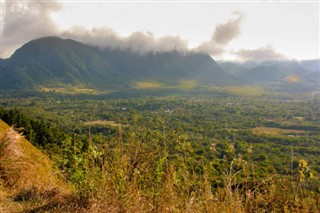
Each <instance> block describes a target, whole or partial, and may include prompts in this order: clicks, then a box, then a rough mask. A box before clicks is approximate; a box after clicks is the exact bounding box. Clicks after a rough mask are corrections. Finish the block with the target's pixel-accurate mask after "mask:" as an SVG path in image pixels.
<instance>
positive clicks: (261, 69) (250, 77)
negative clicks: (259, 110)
mask: <svg viewBox="0 0 320 213" xmlns="http://www.w3.org/2000/svg"><path fill="white" fill-rule="evenodd" d="M307 74H309V72H308V71H306V70H304V69H302V68H301V67H300V66H299V65H298V64H297V63H295V62H283V63H277V64H272V65H266V66H263V65H262V66H258V67H255V68H252V69H249V70H246V71H244V72H243V73H242V74H241V75H240V77H241V78H242V79H243V80H244V81H246V82H247V83H250V84H268V83H281V82H299V81H301V80H302V77H303V76H304V75H307Z"/></svg>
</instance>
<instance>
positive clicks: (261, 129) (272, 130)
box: [251, 127, 304, 135]
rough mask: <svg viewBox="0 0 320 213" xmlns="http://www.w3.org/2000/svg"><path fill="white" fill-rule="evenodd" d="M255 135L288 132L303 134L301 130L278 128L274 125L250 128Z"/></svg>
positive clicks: (286, 133)
mask: <svg viewBox="0 0 320 213" xmlns="http://www.w3.org/2000/svg"><path fill="white" fill-rule="evenodd" d="M251 130H252V132H253V133H254V134H257V135H264V134H265V135H288V134H303V133H304V131H303V130H296V129H280V128H274V127H256V128H253V129H251Z"/></svg>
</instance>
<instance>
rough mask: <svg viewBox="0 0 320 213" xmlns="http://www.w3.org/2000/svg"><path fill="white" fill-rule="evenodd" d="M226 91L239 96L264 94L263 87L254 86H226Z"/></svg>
mask: <svg viewBox="0 0 320 213" xmlns="http://www.w3.org/2000/svg"><path fill="white" fill-rule="evenodd" d="M226 91H227V92H228V93H230V94H233V95H240V96H261V95H263V94H264V91H263V89H262V88H261V87H256V86H241V87H227V88H226Z"/></svg>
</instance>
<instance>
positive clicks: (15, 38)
mask: <svg viewBox="0 0 320 213" xmlns="http://www.w3.org/2000/svg"><path fill="white" fill-rule="evenodd" d="M1 7H2V8H1V16H2V21H3V22H2V29H1V36H2V48H1V56H0V57H1V58H2V57H6V56H8V54H10V53H11V52H12V51H13V50H15V49H16V48H17V47H18V45H21V43H25V42H28V41H29V40H31V39H34V38H37V37H41V36H47V35H53V34H55V33H56V32H57V26H56V25H55V23H54V22H53V21H52V19H51V17H50V13H52V12H56V11H58V10H59V9H60V8H61V5H60V3H58V2H56V1H46V2H41V1H36V0H33V1H20V2H17V1H10V0H7V1H5V2H4V3H3V2H2V3H1Z"/></svg>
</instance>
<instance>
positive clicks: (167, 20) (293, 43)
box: [0, 0, 320, 61]
mask: <svg viewBox="0 0 320 213" xmlns="http://www.w3.org/2000/svg"><path fill="white" fill-rule="evenodd" d="M319 5H320V3H319V1H308V2H306V1H248V0H247V1H228V2H225V1H201V2H199V1H197V2H195V1H172V0H171V1H121V2H116V1H113V2H110V1H103V0H102V1H83V0H82V1H73V0H69V1H39V0H38V1H26V0H24V1H22V0H21V1H13V0H1V52H0V53H1V58H8V57H10V56H11V55H12V53H13V52H14V51H15V50H16V49H17V48H19V47H21V46H22V45H23V44H24V43H26V42H28V41H30V40H32V39H36V38H39V37H43V36H59V37H62V38H71V39H74V40H77V41H80V42H83V43H87V44H90V45H94V46H99V47H101V48H114V49H122V50H127V51H132V52H137V53H139V54H146V53H148V52H163V51H173V50H175V51H179V52H204V53H208V54H210V55H211V56H212V57H213V58H215V59H218V60H236V61H247V60H257V61H264V60H283V59H285V60H288V59H289V60H291V59H296V60H305V59H318V58H320V55H319V50H320V46H319V45H320V44H319V33H320V32H319V7H320V6H319Z"/></svg>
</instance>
